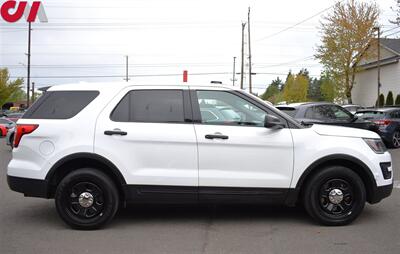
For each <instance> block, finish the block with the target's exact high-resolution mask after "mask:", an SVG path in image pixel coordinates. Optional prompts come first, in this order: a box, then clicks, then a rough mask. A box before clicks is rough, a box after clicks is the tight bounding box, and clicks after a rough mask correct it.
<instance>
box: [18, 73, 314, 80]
mask: <svg viewBox="0 0 400 254" xmlns="http://www.w3.org/2000/svg"><path fill="white" fill-rule="evenodd" d="M190 75H191V76H205V75H232V72H204V73H190ZM256 75H287V73H282V72H257V73H256ZM173 76H182V73H164V74H134V75H129V77H173ZM309 76H315V77H318V76H319V75H312V74H309ZM124 77H126V76H125V75H54V76H34V77H31V78H32V79H69V78H124ZM10 78H26V77H24V76H10Z"/></svg>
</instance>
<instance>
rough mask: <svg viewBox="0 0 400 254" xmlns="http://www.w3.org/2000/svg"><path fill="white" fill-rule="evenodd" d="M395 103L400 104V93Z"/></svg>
mask: <svg viewBox="0 0 400 254" xmlns="http://www.w3.org/2000/svg"><path fill="white" fill-rule="evenodd" d="M394 105H397V106H400V94H398V95H397V96H396V101H395V102H394Z"/></svg>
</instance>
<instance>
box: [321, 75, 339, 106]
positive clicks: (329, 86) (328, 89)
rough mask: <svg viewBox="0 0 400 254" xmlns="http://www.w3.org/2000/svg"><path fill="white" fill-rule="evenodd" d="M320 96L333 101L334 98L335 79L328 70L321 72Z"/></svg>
mask: <svg viewBox="0 0 400 254" xmlns="http://www.w3.org/2000/svg"><path fill="white" fill-rule="evenodd" d="M320 80H321V97H322V100H324V101H329V102H333V101H334V100H335V99H336V94H337V93H336V85H335V80H334V78H333V77H332V75H331V74H330V73H329V72H328V71H324V72H322V73H321V78H320Z"/></svg>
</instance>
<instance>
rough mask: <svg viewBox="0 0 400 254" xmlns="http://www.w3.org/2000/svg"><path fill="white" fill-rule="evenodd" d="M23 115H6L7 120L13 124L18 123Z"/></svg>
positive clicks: (19, 113)
mask: <svg viewBox="0 0 400 254" xmlns="http://www.w3.org/2000/svg"><path fill="white" fill-rule="evenodd" d="M23 115H24V113H23V112H18V113H11V114H7V117H6V118H7V119H8V120H11V121H13V122H14V123H16V122H17V121H18V119H20V118H21V117H22V116H23Z"/></svg>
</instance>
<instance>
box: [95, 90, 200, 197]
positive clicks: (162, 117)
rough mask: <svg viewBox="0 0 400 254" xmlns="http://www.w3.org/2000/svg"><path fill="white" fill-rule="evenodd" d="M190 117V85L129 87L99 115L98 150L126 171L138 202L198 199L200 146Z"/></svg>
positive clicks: (124, 174) (122, 170) (131, 190)
mask: <svg viewBox="0 0 400 254" xmlns="http://www.w3.org/2000/svg"><path fill="white" fill-rule="evenodd" d="M190 118H191V110H190V99H189V92H188V89H187V87H186V89H185V88H183V87H176V89H171V88H170V89H160V87H153V88H152V87H146V88H140V87H134V88H130V89H127V90H125V91H122V92H121V93H120V94H119V95H118V96H117V97H116V98H114V99H113V100H112V101H111V103H109V105H108V106H106V108H105V109H104V110H103V111H102V113H101V115H100V116H99V118H98V120H97V125H96V137H95V145H94V152H95V153H97V154H99V155H102V156H103V157H105V158H107V159H109V160H110V161H111V162H112V163H114V164H115V166H116V167H117V168H118V169H119V170H120V171H121V172H122V173H123V176H124V178H125V180H126V182H127V188H128V191H130V192H129V193H130V194H131V197H130V198H132V199H134V201H135V200H138V199H139V200H140V201H146V202H148V201H152V199H153V201H156V202H158V203H159V202H180V201H185V202H186V201H190V200H192V201H197V188H198V166H197V163H198V161H197V144H196V136H195V132H194V126H193V124H192V122H191V121H190ZM171 198H172V199H175V200H172V199H171Z"/></svg>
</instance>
